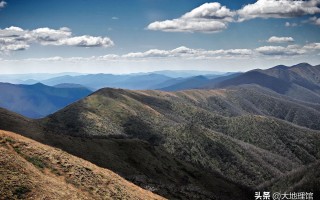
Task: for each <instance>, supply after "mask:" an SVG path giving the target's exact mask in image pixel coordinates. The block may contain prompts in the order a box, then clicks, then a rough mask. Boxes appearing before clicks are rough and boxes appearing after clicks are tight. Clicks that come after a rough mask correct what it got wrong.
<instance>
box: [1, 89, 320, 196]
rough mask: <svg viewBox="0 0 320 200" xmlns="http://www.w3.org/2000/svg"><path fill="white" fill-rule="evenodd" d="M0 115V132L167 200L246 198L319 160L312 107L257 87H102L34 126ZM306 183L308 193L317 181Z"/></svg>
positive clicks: (316, 113)
mask: <svg viewBox="0 0 320 200" xmlns="http://www.w3.org/2000/svg"><path fill="white" fill-rule="evenodd" d="M2 113H4V114H0V128H2V129H6V130H13V131H16V132H18V133H21V134H24V135H26V136H28V137H31V138H34V139H36V140H38V141H40V142H43V143H46V144H49V145H52V146H55V147H59V148H61V149H63V150H65V151H67V152H69V153H71V154H73V155H76V156H78V157H81V158H84V159H86V160H89V161H90V162H93V163H95V164H97V165H98V166H101V167H105V168H108V169H111V170H112V171H115V172H117V173H118V174H120V175H121V176H122V177H124V178H126V179H127V180H130V181H132V182H134V183H135V184H137V185H139V186H141V187H143V188H150V186H151V187H152V191H154V192H155V193H157V194H160V195H162V196H164V197H167V198H170V199H219V198H220V199H249V198H251V197H252V196H253V193H251V191H256V190H257V188H256V187H257V186H259V185H261V184H264V183H267V182H272V181H273V180H275V178H277V177H286V176H287V175H288V174H290V173H293V172H294V171H295V170H297V169H304V168H307V167H308V166H313V165H312V164H313V163H316V162H318V161H319V159H320V132H319V118H320V114H319V104H317V103H308V102H302V101H299V100H296V99H294V98H290V97H288V96H286V95H283V94H279V93H277V92H274V91H273V90H270V89H267V88H262V87H260V86H257V85H245V86H239V87H230V88H228V89H219V90H190V91H181V92H162V91H130V90H121V89H110V88H106V89H102V90H99V91H97V92H95V93H93V94H91V95H90V96H88V97H87V98H85V99H82V100H80V101H78V102H76V103H74V104H72V105H70V106H67V107H66V108H64V109H62V110H60V111H59V112H56V113H54V114H52V115H50V116H48V117H47V118H44V119H41V120H36V121H34V120H29V119H26V118H23V117H22V116H19V115H15V114H13V113H10V112H8V111H5V110H2ZM26 127H28V128H26ZM290 180H291V179H290ZM290 180H289V183H288V184H289V185H290V184H292V185H293V184H295V182H294V180H292V182H291V181H290ZM273 183H274V184H276V183H275V182H273ZM310 183H311V184H309V185H308V184H306V186H308V187H307V189H308V188H309V190H310V191H311V190H312V187H314V184H312V183H317V182H316V181H315V182H310ZM270 188H271V189H272V188H273V187H270ZM230 191H233V192H232V193H230Z"/></svg>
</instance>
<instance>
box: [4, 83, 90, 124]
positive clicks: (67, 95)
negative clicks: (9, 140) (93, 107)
mask: <svg viewBox="0 0 320 200" xmlns="http://www.w3.org/2000/svg"><path fill="white" fill-rule="evenodd" d="M0 91H1V92H0V107H3V108H6V109H9V110H11V111H14V112H17V113H19V114H21V115H24V116H27V117H30V118H41V117H45V116H47V115H48V114H51V113H54V112H56V111H57V110H59V109H61V108H63V107H65V106H67V105H69V104H70V103H73V102H75V101H77V100H79V99H81V98H83V97H85V96H87V95H89V94H90V93H92V91H91V90H89V89H87V88H84V87H74V86H73V87H63V86H61V85H60V86H57V87H50V86H46V85H43V84H41V83H37V84H33V85H15V84H10V83H0Z"/></svg>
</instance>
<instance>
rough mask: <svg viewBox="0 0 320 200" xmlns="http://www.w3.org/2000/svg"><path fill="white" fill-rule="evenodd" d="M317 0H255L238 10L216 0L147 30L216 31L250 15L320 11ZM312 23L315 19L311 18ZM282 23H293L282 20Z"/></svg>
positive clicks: (278, 15) (279, 16)
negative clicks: (255, 0)
mask: <svg viewBox="0 0 320 200" xmlns="http://www.w3.org/2000/svg"><path fill="white" fill-rule="evenodd" d="M319 5H320V0H258V1H257V2H255V3H253V4H248V5H245V6H244V7H243V8H241V9H239V10H234V11H233V10H230V9H229V8H227V7H226V6H222V5H221V4H220V3H218V2H213V3H205V4H203V5H201V6H199V7H197V8H195V9H193V10H192V11H190V12H188V13H185V14H184V15H182V16H181V17H179V18H176V19H171V20H164V21H155V22H152V23H150V24H149V25H148V26H147V29H148V30H156V31H165V32H203V33H215V32H220V31H222V30H224V29H226V28H227V27H228V24H229V23H230V22H243V21H245V20H250V19H254V18H265V19H267V18H292V17H299V16H303V15H314V14H318V13H320V8H319ZM312 19H313V21H314V23H315V24H318V23H319V21H317V20H318V19H317V18H315V17H313V18H312ZM285 26H287V27H293V26H297V24H296V23H290V22H286V23H285Z"/></svg>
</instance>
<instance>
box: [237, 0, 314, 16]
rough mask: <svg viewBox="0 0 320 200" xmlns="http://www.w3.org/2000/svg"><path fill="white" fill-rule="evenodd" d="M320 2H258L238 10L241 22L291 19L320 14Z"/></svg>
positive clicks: (267, 0) (288, 0) (304, 0)
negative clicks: (263, 19) (264, 19)
mask: <svg viewBox="0 0 320 200" xmlns="http://www.w3.org/2000/svg"><path fill="white" fill-rule="evenodd" d="M319 2H320V1H319V0H258V1H257V2H255V3H253V4H248V5H246V6H244V7H243V8H242V9H240V10H238V12H237V13H238V15H239V21H244V20H248V19H253V18H291V17H298V16H303V15H313V14H317V13H320V8H319V7H318V5H319Z"/></svg>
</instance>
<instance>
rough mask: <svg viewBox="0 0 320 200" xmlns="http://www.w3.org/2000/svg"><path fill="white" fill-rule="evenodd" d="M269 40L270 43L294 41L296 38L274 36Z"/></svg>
mask: <svg viewBox="0 0 320 200" xmlns="http://www.w3.org/2000/svg"><path fill="white" fill-rule="evenodd" d="M267 42H269V43H287V42H294V39H293V38H292V37H277V36H272V37H270V38H269V39H268V40H267Z"/></svg>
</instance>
